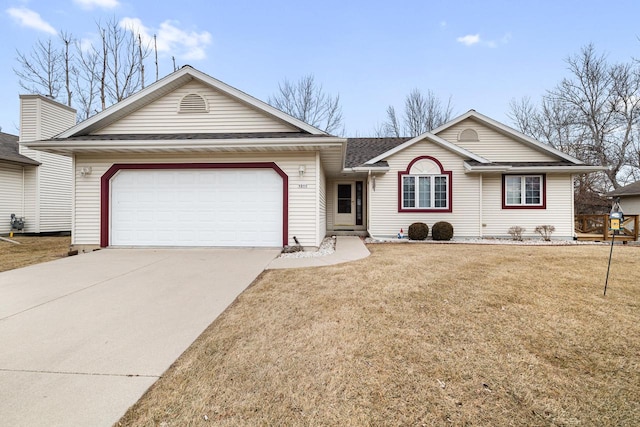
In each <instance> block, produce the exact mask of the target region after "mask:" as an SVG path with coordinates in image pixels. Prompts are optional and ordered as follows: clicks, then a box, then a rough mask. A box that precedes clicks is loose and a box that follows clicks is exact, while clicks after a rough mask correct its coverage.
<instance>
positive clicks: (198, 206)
mask: <svg viewBox="0 0 640 427" xmlns="http://www.w3.org/2000/svg"><path fill="white" fill-rule="evenodd" d="M282 187H283V185H282V178H281V177H280V176H279V175H278V174H277V173H276V172H275V171H274V170H272V169H192V170H188V169H187V170H122V171H120V172H119V173H118V174H117V175H115V176H114V177H113V178H112V180H111V215H110V218H111V242H112V243H111V244H112V245H114V246H118V245H119V246H281V245H282V218H283V213H282V204H283V203H282V197H283V195H282Z"/></svg>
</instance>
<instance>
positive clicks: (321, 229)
mask: <svg viewBox="0 0 640 427" xmlns="http://www.w3.org/2000/svg"><path fill="white" fill-rule="evenodd" d="M316 170H317V171H318V174H317V178H318V240H319V241H320V242H322V239H324V238H325V236H326V235H327V177H326V175H325V173H324V169H323V168H322V163H320V153H317V154H316Z"/></svg>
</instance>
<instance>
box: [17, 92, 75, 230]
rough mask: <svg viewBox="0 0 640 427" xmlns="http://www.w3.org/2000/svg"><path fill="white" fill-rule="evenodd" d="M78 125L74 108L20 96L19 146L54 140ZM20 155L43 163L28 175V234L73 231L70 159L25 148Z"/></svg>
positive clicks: (38, 97) (26, 186) (26, 203)
mask: <svg viewBox="0 0 640 427" xmlns="http://www.w3.org/2000/svg"><path fill="white" fill-rule="evenodd" d="M75 122H76V113H75V110H73V109H72V108H69V107H67V106H65V105H62V104H60V103H58V102H55V101H53V100H51V99H48V98H45V97H43V96H41V95H21V96H20V142H29V141H37V140H44V139H48V138H52V137H54V136H56V135H58V134H59V133H61V132H63V131H65V130H67V129H68V128H70V127H71V126H73V125H74V124H75ZM20 153H21V154H22V155H24V156H27V157H29V158H32V159H34V160H36V161H38V162H40V163H41V165H40V166H39V167H37V168H28V169H27V170H26V173H25V194H24V206H25V215H24V216H25V218H26V221H25V231H27V232H30V233H44V232H58V231H69V230H71V205H72V201H71V195H72V190H71V186H72V174H73V171H72V169H71V158H69V157H66V156H59V155H57V154H50V153H45V152H42V151H37V150H31V149H28V148H26V147H24V146H22V145H20ZM29 169H31V170H29Z"/></svg>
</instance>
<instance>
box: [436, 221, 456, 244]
mask: <svg viewBox="0 0 640 427" xmlns="http://www.w3.org/2000/svg"><path fill="white" fill-rule="evenodd" d="M431 236H433V240H451V238H453V225H451V224H449V223H448V222H446V221H440V222H436V223H435V224H433V227H431Z"/></svg>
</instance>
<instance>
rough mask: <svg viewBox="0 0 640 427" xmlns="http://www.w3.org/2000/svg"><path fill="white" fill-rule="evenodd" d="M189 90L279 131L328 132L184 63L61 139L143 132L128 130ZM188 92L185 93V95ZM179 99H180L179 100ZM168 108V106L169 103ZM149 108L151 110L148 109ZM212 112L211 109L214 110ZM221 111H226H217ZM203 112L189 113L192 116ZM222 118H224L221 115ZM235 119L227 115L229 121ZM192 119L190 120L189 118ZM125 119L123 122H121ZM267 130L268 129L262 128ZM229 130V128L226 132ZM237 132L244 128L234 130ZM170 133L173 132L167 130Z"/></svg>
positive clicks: (63, 134)
mask: <svg viewBox="0 0 640 427" xmlns="http://www.w3.org/2000/svg"><path fill="white" fill-rule="evenodd" d="M185 88H186V89H191V90H196V88H198V89H199V90H203V91H205V92H207V93H208V94H215V95H211V96H212V97H213V98H212V101H213V103H214V104H215V102H216V100H217V101H221V102H222V103H223V104H225V105H226V107H229V106H231V105H235V106H236V109H235V110H234V109H233V108H232V109H231V110H227V112H226V114H231V115H233V114H236V113H238V111H240V112H242V113H243V114H245V115H247V114H249V115H253V118H254V119H261V120H262V121H264V120H267V121H269V123H271V124H272V125H273V127H274V129H275V128H278V130H277V131H291V132H300V131H303V132H308V133H310V134H313V135H326V132H323V131H321V130H319V129H317V128H315V127H313V126H310V125H308V124H306V123H304V122H302V121H301V120H298V119H296V118H294V117H291V116H289V115H288V114H285V113H283V112H282V111H280V110H278V109H276V108H274V107H272V106H270V105H269V104H266V103H264V102H262V101H260V100H258V99H257V98H254V97H252V96H250V95H248V94H246V93H244V92H242V91H240V90H238V89H235V88H233V87H231V86H229V85H227V84H225V83H223V82H221V81H219V80H217V79H214V78H213V77H211V76H209V75H207V74H205V73H203V72H201V71H198V70H196V69H194V68H192V67H190V66H184V67H182V68H181V69H179V70H177V71H175V72H174V73H172V74H169V75H168V76H166V77H164V78H162V79H160V80H158V81H157V82H155V83H153V84H151V85H149V86H147V87H146V88H145V89H143V90H141V91H140V92H138V93H136V94H134V95H131V96H130V97H128V98H126V99H124V100H122V101H120V102H118V103H117V104H114V105H112V106H111V107H109V108H107V109H105V110H104V111H102V112H100V113H98V114H96V115H95V116H93V117H91V118H89V119H87V120H85V121H84V122H82V123H79V124H78V125H76V126H74V127H72V128H70V129H68V130H67V131H65V132H63V133H61V134H60V135H58V138H68V137H72V136H79V135H89V134H99V133H102V134H104V133H105V132H108V129H111V131H117V132H119V133H139V132H132V131H131V129H129V130H126V131H125V130H124V129H125V128H128V127H129V126H131V125H132V124H134V123H136V120H138V121H139V120H141V119H142V118H143V117H147V118H148V117H149V115H148V114H146V113H147V112H149V111H150V110H153V109H154V108H158V107H159V106H162V105H164V103H163V98H165V97H169V98H170V97H171V96H174V97H175V96H178V94H181V91H184V90H185ZM182 95H184V94H182ZM178 102H179V101H178ZM178 107H179V104H178V103H176V104H175V111H176V115H177V114H179V113H178ZM165 108H166V105H165ZM147 109H149V110H147ZM210 111H211V109H210ZM215 111H216V112H217V113H218V114H220V113H221V112H222V111H218V110H215ZM197 114H201V113H197V112H196V113H193V114H189V115H191V116H193V115H197ZM185 116H186V115H183V116H182V118H181V119H180V121H181V123H184V122H185V120H183V119H184V118H185ZM218 117H220V116H219V115H218ZM230 118H231V119H232V117H229V116H228V115H227V118H226V119H227V120H229V119H230ZM187 121H188V120H187ZM118 122H121V125H117V123H118ZM138 125H139V126H143V125H144V120H143V121H142V122H138ZM261 129H264V128H261ZM228 130H229V129H228V128H227V130H226V131H228ZM234 131H241V130H239V129H234ZM243 131H244V132H247V131H251V129H246V128H244V130H243ZM150 132H153V133H158V130H157V128H154V129H152V130H150ZM167 132H169V131H167Z"/></svg>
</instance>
